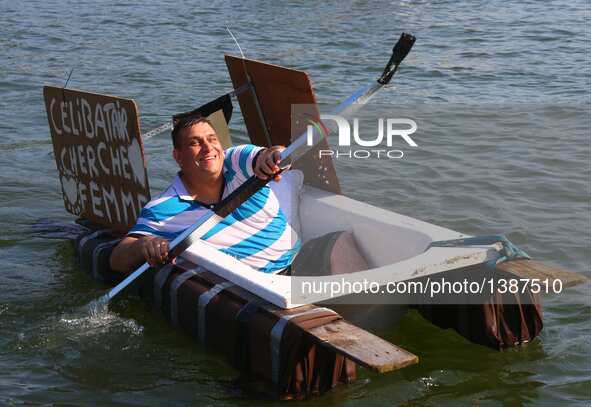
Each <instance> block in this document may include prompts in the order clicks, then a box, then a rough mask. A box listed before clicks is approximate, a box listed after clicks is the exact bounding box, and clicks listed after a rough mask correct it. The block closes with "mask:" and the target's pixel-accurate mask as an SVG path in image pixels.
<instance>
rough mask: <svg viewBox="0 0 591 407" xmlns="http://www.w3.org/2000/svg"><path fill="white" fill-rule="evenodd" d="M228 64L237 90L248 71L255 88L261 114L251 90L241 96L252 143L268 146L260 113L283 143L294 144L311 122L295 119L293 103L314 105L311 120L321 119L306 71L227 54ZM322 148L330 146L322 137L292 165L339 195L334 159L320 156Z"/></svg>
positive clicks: (277, 141)
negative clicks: (292, 138)
mask: <svg viewBox="0 0 591 407" xmlns="http://www.w3.org/2000/svg"><path fill="white" fill-rule="evenodd" d="M226 66H227V67H228V71H229V72H230V77H231V78H232V83H233V85H234V89H238V88H239V87H241V86H242V85H244V84H245V83H246V82H247V76H246V73H248V75H249V76H250V78H251V80H252V83H253V85H254V87H255V89H256V97H257V101H258V104H259V107H260V114H259V111H258V108H257V106H256V103H255V97H254V95H253V93H252V92H244V93H242V94H240V95H238V101H239V102H240V110H242V116H243V117H244V122H245V123H246V128H247V130H248V135H249V137H250V140H251V142H252V143H253V144H257V145H261V146H267V145H268V142H267V140H266V136H265V132H264V128H263V123H261V116H263V118H264V121H265V124H266V126H267V130H268V132H269V137H270V139H271V144H280V145H284V146H287V145H289V143H291V141H292V140H291V137H292V135H295V136H299V135H300V134H302V133H304V132H305V131H306V127H307V124H308V123H307V122H304V121H301V122H300V121H296V120H292V106H293V105H310V106H313V110H314V111H313V112H310V113H311V114H310V119H313V121H315V122H318V121H319V120H320V115H319V113H318V109H317V107H316V97H315V96H314V91H313V90H312V83H311V82H310V78H309V77H308V74H307V73H306V72H304V71H298V70H295V69H289V68H284V67H281V66H277V65H271V64H266V63H264V62H260V61H255V60H252V59H242V58H237V57H233V56H231V55H226ZM245 70H247V72H245ZM320 149H328V143H327V142H326V140H322V141H321V142H320V143H319V144H318V145H317V146H315V147H313V148H311V149H310V150H309V151H308V152H307V153H306V154H305V155H304V156H303V157H302V158H301V159H299V160H298V162H296V163H295V164H294V165H293V167H292V168H294V169H299V170H302V171H303V173H304V179H305V182H306V183H307V184H309V185H312V186H315V187H317V188H321V189H324V190H326V191H330V192H334V193H336V194H340V193H341V187H340V184H339V180H338V178H337V174H336V171H335V168H334V165H333V162H332V158H331V157H330V156H322V157H319V155H318V150H320Z"/></svg>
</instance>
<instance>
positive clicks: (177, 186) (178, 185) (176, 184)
mask: <svg viewBox="0 0 591 407" xmlns="http://www.w3.org/2000/svg"><path fill="white" fill-rule="evenodd" d="M172 189H174V192H175V193H176V194H177V196H178V197H179V198H180V199H181V200H183V201H191V202H193V201H194V199H193V197H192V196H191V195H189V192H187V188H186V187H185V184H184V183H183V180H182V179H181V172H180V171H179V172H177V174H176V177H174V180H173V181H172Z"/></svg>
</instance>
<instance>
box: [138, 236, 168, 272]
mask: <svg viewBox="0 0 591 407" xmlns="http://www.w3.org/2000/svg"><path fill="white" fill-rule="evenodd" d="M138 243H139V244H140V249H141V252H142V255H143V256H144V259H145V260H146V262H148V264H149V265H150V266H157V265H159V264H162V263H164V262H165V261H166V260H167V259H168V240H166V239H162V238H160V237H155V236H144V237H142V238H140V239H139V242H138Z"/></svg>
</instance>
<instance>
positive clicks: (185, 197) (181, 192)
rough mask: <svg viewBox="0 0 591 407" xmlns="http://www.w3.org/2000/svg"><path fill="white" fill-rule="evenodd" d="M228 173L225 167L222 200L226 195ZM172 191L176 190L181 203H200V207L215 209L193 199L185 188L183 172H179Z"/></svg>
mask: <svg viewBox="0 0 591 407" xmlns="http://www.w3.org/2000/svg"><path fill="white" fill-rule="evenodd" d="M226 172H227V170H226V168H225V167H224V171H223V173H224V183H223V185H222V196H220V200H221V199H222V197H223V195H224V191H225V190H226V177H225V174H226ZM172 189H173V190H174V193H175V194H176V195H177V196H178V197H179V199H180V200H181V201H187V202H191V203H198V204H199V205H201V206H203V207H205V208H209V209H213V204H206V203H203V202H201V201H199V200H197V199H193V197H192V196H191V195H190V194H189V192H188V191H187V187H185V183H184V182H183V179H182V178H181V171H179V172H177V174H176V177H174V180H173V181H172Z"/></svg>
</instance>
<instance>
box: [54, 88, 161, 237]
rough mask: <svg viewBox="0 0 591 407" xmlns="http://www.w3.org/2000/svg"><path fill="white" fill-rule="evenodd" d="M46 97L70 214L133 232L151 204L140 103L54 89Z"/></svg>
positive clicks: (67, 208)
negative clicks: (140, 125)
mask: <svg viewBox="0 0 591 407" xmlns="http://www.w3.org/2000/svg"><path fill="white" fill-rule="evenodd" d="M43 96H44V99H45V108H46V110H47V118H48V121H49V129H50V132H51V140H52V142H53V152H54V155H55V162H56V165H57V169H58V173H59V178H60V182H61V186H62V192H63V198H64V205H65V207H66V210H68V212H70V213H72V214H74V215H76V216H79V217H81V218H84V219H88V220H89V221H91V222H93V223H95V224H97V225H103V226H105V227H107V228H109V229H114V230H118V231H125V230H128V229H129V228H130V227H131V226H132V225H133V224H134V223H135V221H136V218H137V216H138V214H139V212H140V210H141V208H142V207H143V206H144V205H145V204H146V203H147V202H148V201H149V200H150V188H149V185H148V175H147V173H146V163H145V160H144V148H143V143H142V138H141V134H140V127H139V121H138V113H137V106H136V104H135V102H134V101H133V100H131V99H122V98H118V97H114V96H107V95H101V94H96V93H88V92H82V91H78V90H72V89H63V88H56V87H53V86H45V87H44V88H43Z"/></svg>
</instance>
